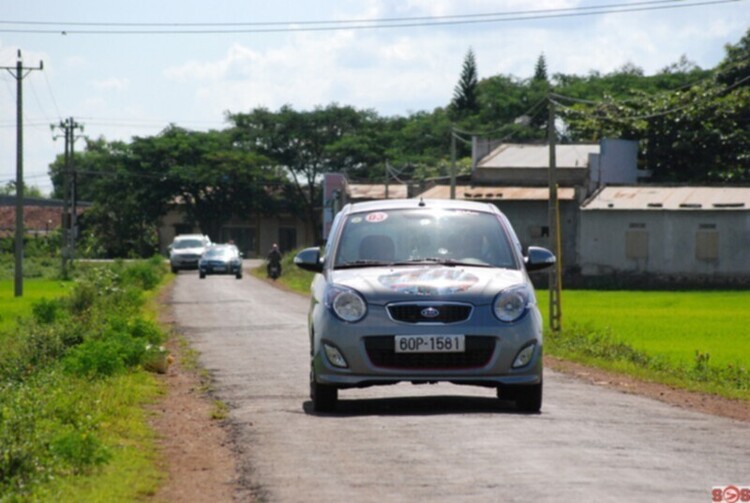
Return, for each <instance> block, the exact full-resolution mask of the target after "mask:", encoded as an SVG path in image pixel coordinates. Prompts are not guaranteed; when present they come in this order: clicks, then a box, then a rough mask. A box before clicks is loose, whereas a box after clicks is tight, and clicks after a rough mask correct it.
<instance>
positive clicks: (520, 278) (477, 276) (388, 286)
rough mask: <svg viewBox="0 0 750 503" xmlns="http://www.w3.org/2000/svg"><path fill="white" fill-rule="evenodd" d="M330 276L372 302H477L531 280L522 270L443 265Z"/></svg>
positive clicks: (341, 272) (350, 271)
mask: <svg viewBox="0 0 750 503" xmlns="http://www.w3.org/2000/svg"><path fill="white" fill-rule="evenodd" d="M330 280H331V282H332V283H335V284H338V285H345V286H348V287H350V288H354V289H355V290H357V291H358V292H360V293H361V294H362V295H364V296H365V298H366V299H367V302H369V303H371V304H386V303H388V302H399V301H409V300H431V299H435V298H439V299H440V300H444V301H445V300H450V301H458V302H471V303H473V304H476V305H480V304H487V303H491V302H492V299H494V297H495V295H497V293H498V292H500V291H501V290H503V289H505V288H508V287H510V286H513V285H518V284H523V283H525V282H526V281H527V279H526V274H525V273H524V272H523V271H518V270H512V269H499V268H487V267H466V266H455V267H453V266H439V265H436V266H420V267H401V266H398V267H367V268H355V269H343V270H333V271H331V276H330ZM415 298H416V299H415Z"/></svg>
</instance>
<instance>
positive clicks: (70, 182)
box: [50, 117, 83, 278]
mask: <svg viewBox="0 0 750 503" xmlns="http://www.w3.org/2000/svg"><path fill="white" fill-rule="evenodd" d="M55 127H59V128H60V129H62V130H63V132H64V137H65V158H64V159H65V161H64V164H65V167H64V170H65V171H64V173H63V214H62V236H61V238H62V242H61V246H60V255H61V257H62V259H61V260H62V277H63V278H65V277H67V275H68V267H67V264H68V261H69V260H72V258H73V257H74V255H75V238H76V236H75V233H76V229H77V218H76V216H77V215H76V212H77V208H76V206H77V192H78V187H77V176H76V170H75V166H74V164H75V159H74V157H73V155H74V148H73V145H74V143H75V141H76V139H77V138H76V136H75V130H76V129H77V128H78V129H81V130H83V126H81V125H80V124H78V123H77V122H76V121H75V120H73V117H69V118H68V119H66V120H64V121H60V124H59V125H57V126H55V125H54V124H52V125H50V128H51V129H52V130H54V129H55ZM71 206H72V214H71V210H70V208H71Z"/></svg>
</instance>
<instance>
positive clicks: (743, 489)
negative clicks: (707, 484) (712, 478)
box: [711, 485, 750, 503]
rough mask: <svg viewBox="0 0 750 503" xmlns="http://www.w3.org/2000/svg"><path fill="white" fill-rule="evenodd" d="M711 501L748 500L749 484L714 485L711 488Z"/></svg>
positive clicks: (731, 502) (741, 502) (734, 502)
mask: <svg viewBox="0 0 750 503" xmlns="http://www.w3.org/2000/svg"><path fill="white" fill-rule="evenodd" d="M711 501H715V502H716V503H745V502H750V486H735V485H729V486H724V487H719V486H715V487H714V488H713V489H711Z"/></svg>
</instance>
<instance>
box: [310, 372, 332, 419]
mask: <svg viewBox="0 0 750 503" xmlns="http://www.w3.org/2000/svg"><path fill="white" fill-rule="evenodd" d="M310 398H311V399H312V404H313V410H314V411H315V412H332V411H334V410H336V402H338V399H339V390H338V388H336V387H335V386H330V385H328V384H320V383H319V382H317V381H316V380H315V373H313V372H311V373H310Z"/></svg>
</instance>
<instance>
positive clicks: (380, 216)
mask: <svg viewBox="0 0 750 503" xmlns="http://www.w3.org/2000/svg"><path fill="white" fill-rule="evenodd" d="M387 219H388V213H383V212H382V211H378V212H376V213H370V214H369V215H367V216H366V217H365V220H367V221H368V222H370V223H371V224H377V223H380V222H384V221H385V220H387Z"/></svg>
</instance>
